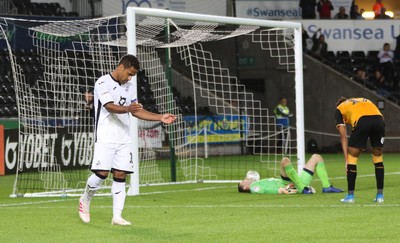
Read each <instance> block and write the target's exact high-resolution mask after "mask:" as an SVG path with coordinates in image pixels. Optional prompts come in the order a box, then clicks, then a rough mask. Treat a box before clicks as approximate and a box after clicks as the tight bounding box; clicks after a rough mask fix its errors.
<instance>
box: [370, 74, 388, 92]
mask: <svg viewBox="0 0 400 243" xmlns="http://www.w3.org/2000/svg"><path fill="white" fill-rule="evenodd" d="M371 83H372V85H373V86H374V88H376V93H378V95H382V96H383V97H388V96H389V95H390V88H389V87H388V85H387V83H386V78H385V76H384V75H383V74H382V72H381V71H380V70H379V69H376V70H375V73H374V76H372V77H371Z"/></svg>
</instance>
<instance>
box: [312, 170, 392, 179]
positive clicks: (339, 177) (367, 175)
mask: <svg viewBox="0 0 400 243" xmlns="http://www.w3.org/2000/svg"><path fill="white" fill-rule="evenodd" d="M387 175H400V172H389V173H385V176H387ZM363 177H375V174H366V175H357V178H363ZM329 179H332V180H340V179H347V177H346V176H338V177H330V178H329ZM313 181H320V179H314V180H313Z"/></svg>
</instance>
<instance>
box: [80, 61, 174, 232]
mask: <svg viewBox="0 0 400 243" xmlns="http://www.w3.org/2000/svg"><path fill="white" fill-rule="evenodd" d="M139 69H140V65H139V61H138V59H137V58H136V57H135V56H133V55H125V56H123V57H122V58H121V60H120V61H119V64H118V66H117V67H116V68H115V70H114V71H112V72H111V74H107V75H104V76H102V77H100V78H99V79H98V80H97V81H96V83H95V87H94V106H95V118H96V119H95V123H96V124H95V146H94V157H93V161H92V167H91V170H92V172H93V174H92V175H91V176H90V177H89V178H88V180H87V184H86V188H85V191H84V193H83V195H82V196H81V197H80V199H79V217H80V218H81V219H82V221H83V222H85V223H89V222H90V212H89V211H90V202H91V199H92V198H93V196H94V194H95V192H96V191H97V190H98V189H99V188H100V186H101V185H102V183H103V181H104V180H105V179H106V178H107V176H108V174H109V172H110V171H111V172H112V174H113V183H112V186H111V194H112V197H113V218H112V221H111V224H114V225H130V224H131V223H130V222H129V221H127V220H125V219H123V218H122V216H121V214H122V210H123V208H124V204H125V197H126V191H125V181H126V176H127V174H130V173H133V172H134V169H136V170H137V169H138V168H133V160H132V156H133V153H134V151H133V146H132V145H133V137H132V136H133V133H132V131H131V125H130V122H131V117H130V116H131V115H133V116H135V117H137V118H140V119H143V120H149V121H161V122H163V123H166V124H171V123H172V122H174V121H175V116H174V115H172V114H156V113H152V112H149V111H146V110H145V109H143V106H142V105H141V104H140V103H138V100H137V92H136V83H134V82H133V81H131V78H132V77H133V76H135V75H136V74H137V72H138V71H139Z"/></svg>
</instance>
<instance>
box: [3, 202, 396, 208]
mask: <svg viewBox="0 0 400 243" xmlns="http://www.w3.org/2000/svg"><path fill="white" fill-rule="evenodd" d="M354 207H356V208H366V207H367V208H373V207H384V208H398V207H400V204H357V203H354V204H343V203H339V202H338V204H312V205H301V204H290V205H282V204H261V205H260V204H254V205H253V204H250V205H234V204H226V205H212V204H205V205H153V206H149V205H126V206H125V208H141V209H175V208H179V209H182V208H186V209H215V208H354ZM8 208H10V207H8ZM22 208H28V207H22ZM35 208H36V209H54V208H56V209H70V208H71V207H70V206H53V207H52V206H40V207H35ZM96 208H112V205H108V206H96ZM11 209H13V208H11ZM19 209H21V207H19Z"/></svg>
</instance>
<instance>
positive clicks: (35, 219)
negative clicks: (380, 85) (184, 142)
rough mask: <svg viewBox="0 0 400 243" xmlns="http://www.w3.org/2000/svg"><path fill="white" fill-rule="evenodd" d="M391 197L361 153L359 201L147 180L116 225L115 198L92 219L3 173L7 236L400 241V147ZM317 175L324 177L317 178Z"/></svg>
mask: <svg viewBox="0 0 400 243" xmlns="http://www.w3.org/2000/svg"><path fill="white" fill-rule="evenodd" d="M323 156H324V158H325V163H326V166H327V169H328V173H329V176H330V178H331V182H332V183H333V184H334V185H335V186H336V187H340V188H343V189H346V185H347V183H346V179H345V174H344V165H343V160H342V155H341V154H335V155H323ZM384 158H385V173H386V177H385V203H384V204H382V205H377V204H375V203H373V202H372V201H373V198H374V196H375V193H376V189H375V177H374V167H373V165H372V162H371V158H370V156H369V155H367V154H364V155H362V156H361V158H360V160H359V166H358V175H359V176H358V178H357V182H356V203H355V204H351V205H348V204H342V203H341V202H340V199H341V198H342V197H343V196H344V195H345V193H340V194H322V193H321V185H320V182H319V181H317V180H315V181H313V183H312V185H313V186H314V187H315V188H316V190H317V194H315V195H251V194H239V193H237V188H236V185H235V184H208V183H207V184H206V183H200V184H186V185H170V186H147V187H141V193H142V194H141V195H140V196H136V197H127V200H126V204H125V210H124V212H123V215H124V217H125V218H126V219H127V220H130V221H132V222H133V223H134V224H133V225H132V226H128V227H121V226H112V225H111V216H112V208H111V205H112V201H111V198H110V197H96V198H94V200H93V202H92V210H91V214H92V221H91V222H90V223H89V224H84V223H82V222H81V221H80V219H79V217H78V213H77V208H78V198H9V197H8V196H9V194H10V193H11V189H12V185H13V181H14V176H5V177H0V219H1V220H0V233H1V242H110V241H113V242H376V241H380V242H399V241H400V219H399V215H400V194H399V192H398V184H399V177H400V168H399V166H398V160H399V158H400V155H398V154H386V155H385V157H384ZM315 178H316V177H315Z"/></svg>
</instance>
